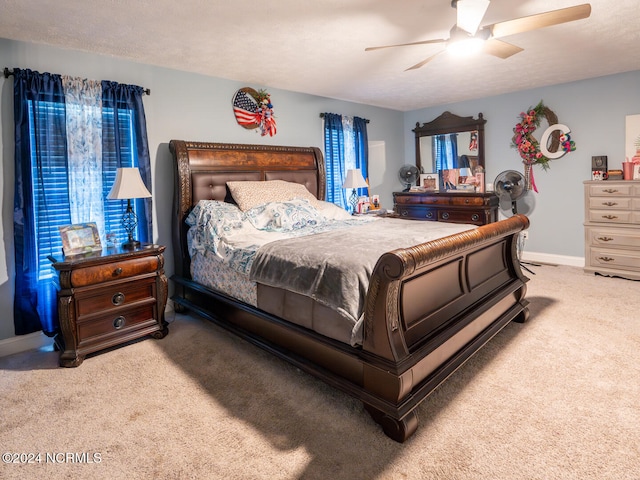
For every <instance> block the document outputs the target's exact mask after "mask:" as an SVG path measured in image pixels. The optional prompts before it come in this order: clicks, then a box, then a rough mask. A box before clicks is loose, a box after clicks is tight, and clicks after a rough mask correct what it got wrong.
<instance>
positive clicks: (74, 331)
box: [51, 244, 168, 367]
mask: <svg viewBox="0 0 640 480" xmlns="http://www.w3.org/2000/svg"><path fill="white" fill-rule="evenodd" d="M164 250H165V247H164V246H161V245H151V244H142V245H141V246H140V247H138V248H135V249H133V250H125V249H121V248H114V249H104V250H102V252H96V253H90V254H86V255H75V256H71V257H62V258H60V259H56V258H51V260H52V265H53V268H54V269H55V271H56V273H57V278H56V280H57V287H58V319H59V321H60V333H59V334H58V335H57V336H56V338H55V344H56V347H57V349H59V350H60V365H61V366H63V367H77V366H78V365H80V364H81V363H82V362H83V360H84V358H85V356H86V355H87V354H89V353H93V352H97V351H99V350H102V349H105V348H109V347H113V346H116V345H120V344H122V343H125V342H128V341H131V340H134V339H137V338H140V337H143V336H146V335H153V336H154V337H155V338H163V337H164V336H165V335H166V334H167V333H168V329H167V324H166V322H165V321H164V309H165V306H166V303H167V278H166V276H165V274H164V257H163V252H164Z"/></svg>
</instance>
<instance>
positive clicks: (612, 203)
mask: <svg viewBox="0 0 640 480" xmlns="http://www.w3.org/2000/svg"><path fill="white" fill-rule="evenodd" d="M602 204H603V205H604V206H605V207H615V206H616V205H617V204H618V202H602Z"/></svg>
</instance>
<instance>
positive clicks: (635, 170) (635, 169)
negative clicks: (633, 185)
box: [633, 163, 640, 180]
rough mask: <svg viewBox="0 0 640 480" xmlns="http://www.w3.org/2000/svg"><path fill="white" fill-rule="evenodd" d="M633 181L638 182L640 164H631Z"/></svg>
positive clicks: (639, 178)
mask: <svg viewBox="0 0 640 480" xmlns="http://www.w3.org/2000/svg"><path fill="white" fill-rule="evenodd" d="M633 179H634V180H640V163H634V164H633Z"/></svg>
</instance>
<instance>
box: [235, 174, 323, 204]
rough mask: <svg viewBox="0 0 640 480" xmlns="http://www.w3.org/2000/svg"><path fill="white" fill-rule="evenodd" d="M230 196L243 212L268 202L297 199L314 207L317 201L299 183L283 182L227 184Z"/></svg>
mask: <svg viewBox="0 0 640 480" xmlns="http://www.w3.org/2000/svg"><path fill="white" fill-rule="evenodd" d="M227 186H228V187H229V191H230V192H231V196H232V197H233V199H234V200H235V202H236V203H237V204H238V207H240V210H242V211H243V212H245V211H247V210H249V209H250V208H253V207H257V206H258V205H261V204H263V203H268V202H287V201H289V200H294V199H297V198H304V199H307V200H309V203H310V204H311V205H312V206H313V207H315V206H316V205H317V202H318V200H317V199H316V197H314V196H313V194H312V193H311V192H310V191H309V190H307V187H305V186H304V185H302V184H300V183H293V182H285V181H284V180H268V181H265V182H260V181H246V182H227Z"/></svg>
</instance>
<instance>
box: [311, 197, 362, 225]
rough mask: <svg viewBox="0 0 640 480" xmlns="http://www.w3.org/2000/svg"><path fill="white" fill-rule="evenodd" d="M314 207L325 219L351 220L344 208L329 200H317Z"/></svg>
mask: <svg viewBox="0 0 640 480" xmlns="http://www.w3.org/2000/svg"><path fill="white" fill-rule="evenodd" d="M316 209H317V210H318V212H320V215H322V216H323V217H324V218H325V219H326V220H351V219H352V218H353V217H352V216H351V214H350V213H349V212H347V211H346V210H345V209H344V208H342V207H339V206H338V205H336V204H335V203H331V202H323V201H321V200H318V206H317V207H316Z"/></svg>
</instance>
